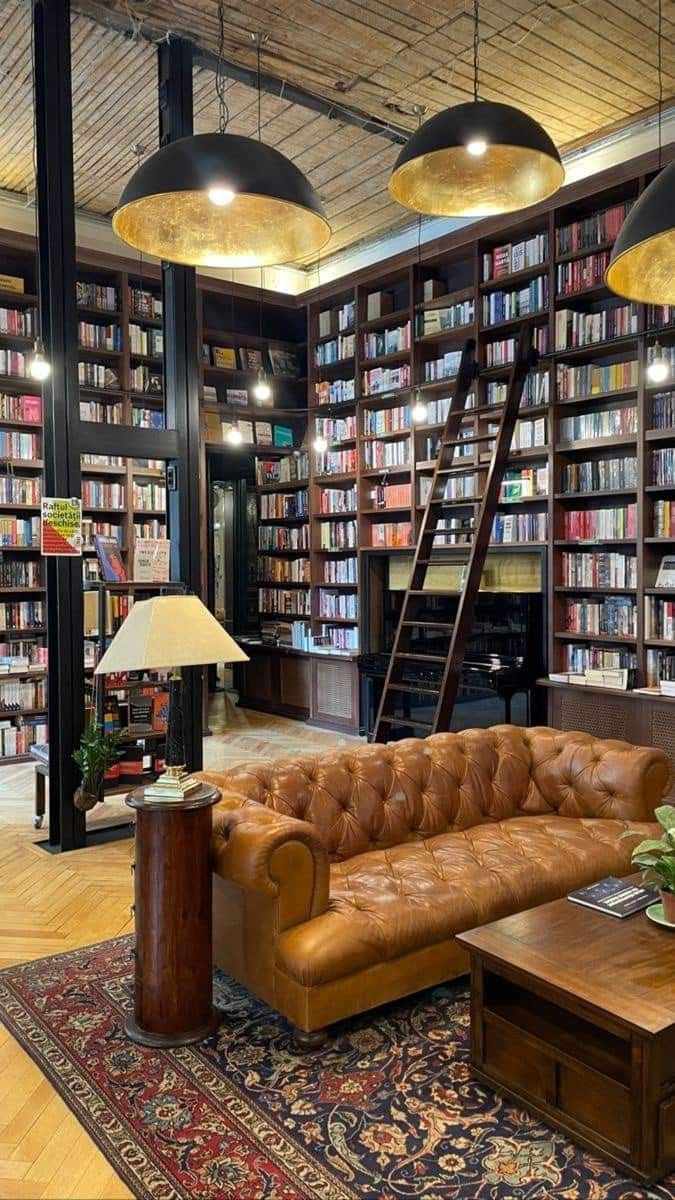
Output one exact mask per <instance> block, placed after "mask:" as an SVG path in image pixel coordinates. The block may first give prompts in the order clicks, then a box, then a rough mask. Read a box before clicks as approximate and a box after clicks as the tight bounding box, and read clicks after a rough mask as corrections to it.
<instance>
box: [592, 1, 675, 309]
mask: <svg viewBox="0 0 675 1200" xmlns="http://www.w3.org/2000/svg"><path fill="white" fill-rule="evenodd" d="M658 39H659V41H658V75H659V110H658V113H659V115H658V130H659V159H658V169H659V174H658V175H657V176H656V178H655V179H652V182H651V183H650V184H649V187H647V188H645V190H644V192H643V193H642V195H641V196H640V198H639V200H638V201H637V203H636V204H634V205H633V207H632V209H631V211H630V212H629V214H628V216H627V217H626V220H625V221H624V223H623V225H622V226H621V231H620V233H619V236H618V238H617V239H616V241H615V243H614V247H613V249H612V255H611V258H610V260H609V266H608V268H607V270H606V272H605V283H606V284H607V287H608V288H611V289H612V291H613V292H616V294H617V295H618V296H624V297H625V298H626V300H634V301H637V302H638V303H642V304H658V305H661V304H675V224H674V223H673V221H674V217H675V161H674V162H671V163H670V164H669V165H668V166H667V167H664V168H663V170H662V169H661V121H662V108H663V74H662V69H661V50H662V44H663V41H662V36H661V0H659V5H658Z"/></svg>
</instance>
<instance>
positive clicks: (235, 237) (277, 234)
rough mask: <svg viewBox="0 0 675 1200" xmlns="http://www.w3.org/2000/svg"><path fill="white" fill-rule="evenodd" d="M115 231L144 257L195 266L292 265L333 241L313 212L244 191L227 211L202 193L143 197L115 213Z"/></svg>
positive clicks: (326, 225) (178, 193)
mask: <svg viewBox="0 0 675 1200" xmlns="http://www.w3.org/2000/svg"><path fill="white" fill-rule="evenodd" d="M113 229H114V230H115V233H116V234H117V235H118V237H121V238H122V240H123V241H125V242H127V243H128V244H129V245H130V246H134V247H136V249H139V250H143V253H144V254H152V255H154V256H155V257H156V258H163V259H166V260H167V261H168V262H175V263H183V264H185V265H188V266H196V267H251V266H272V265H276V264H280V263H287V262H293V261H295V260H296V259H298V258H302V257H305V256H310V255H313V254H316V253H317V251H319V250H320V249H321V248H322V246H325V244H326V242H327V241H328V239H329V237H330V226H329V224H328V222H327V221H326V220H324V218H323V217H321V216H319V215H318V214H317V213H315V212H312V211H311V209H308V208H303V207H302V206H301V205H299V204H293V203H292V202H291V201H288V200H279V199H276V198H274V197H271V196H258V195H254V194H252V193H244V192H242V193H238V194H237V195H236V196H235V197H234V200H233V201H232V203H231V204H228V205H226V206H224V207H219V206H218V205H216V204H213V203H212V202H211V200H209V198H208V195H207V194H206V192H203V191H192V192H163V193H159V194H157V195H153V196H143V197H142V198H141V199H139V200H134V201H132V202H131V203H130V204H125V205H124V206H123V207H122V208H119V209H118V210H117V212H116V213H115V215H114V217H113Z"/></svg>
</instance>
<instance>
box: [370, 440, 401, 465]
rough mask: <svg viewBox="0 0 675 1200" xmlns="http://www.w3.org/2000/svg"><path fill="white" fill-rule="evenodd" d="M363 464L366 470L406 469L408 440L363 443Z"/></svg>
mask: <svg viewBox="0 0 675 1200" xmlns="http://www.w3.org/2000/svg"><path fill="white" fill-rule="evenodd" d="M363 462H364V466H365V467H366V469H370V470H374V469H377V470H380V469H383V470H384V469H385V468H387V467H406V466H408V465H409V463H410V439H409V438H402V439H401V440H400V441H393V442H365V443H364V447H363Z"/></svg>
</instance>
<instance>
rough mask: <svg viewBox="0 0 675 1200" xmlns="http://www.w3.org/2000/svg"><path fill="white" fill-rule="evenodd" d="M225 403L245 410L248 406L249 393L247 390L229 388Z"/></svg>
mask: <svg viewBox="0 0 675 1200" xmlns="http://www.w3.org/2000/svg"><path fill="white" fill-rule="evenodd" d="M225 402H226V403H227V404H238V405H239V406H240V407H242V408H243V407H244V406H245V405H247V404H248V392H247V391H246V388H228V389H227V391H226V392H225Z"/></svg>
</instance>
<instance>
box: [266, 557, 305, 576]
mask: <svg viewBox="0 0 675 1200" xmlns="http://www.w3.org/2000/svg"><path fill="white" fill-rule="evenodd" d="M258 579H259V580H260V581H261V582H263V583H309V581H310V561H309V559H308V558H273V557H272V556H271V555H261V556H260V557H259V558H258Z"/></svg>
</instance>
